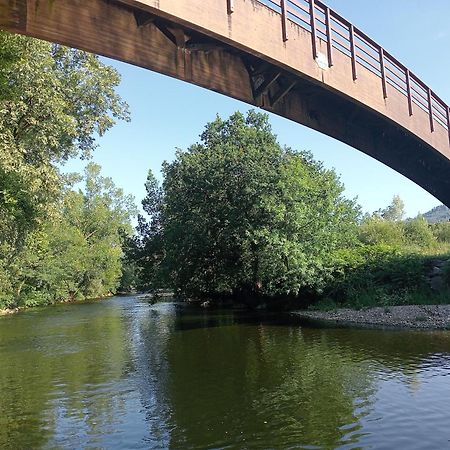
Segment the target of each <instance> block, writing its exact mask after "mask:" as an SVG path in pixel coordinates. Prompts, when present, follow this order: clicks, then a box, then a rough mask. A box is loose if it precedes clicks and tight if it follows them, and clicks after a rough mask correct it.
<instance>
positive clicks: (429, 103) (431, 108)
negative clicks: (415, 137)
mask: <svg viewBox="0 0 450 450" xmlns="http://www.w3.org/2000/svg"><path fill="white" fill-rule="evenodd" d="M428 114H429V116H430V129H431V132H432V133H433V131H434V121H433V96H432V94H431V89H430V88H428Z"/></svg>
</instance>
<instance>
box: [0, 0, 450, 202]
mask: <svg viewBox="0 0 450 450" xmlns="http://www.w3.org/2000/svg"><path fill="white" fill-rule="evenodd" d="M0 27H1V28H4V29H7V30H11V31H14V32H18V33H23V34H27V35H31V36H35V37H39V38H42V39H47V40H50V41H53V42H60V43H62V44H66V45H70V46H73V47H78V48H82V49H85V50H88V51H92V52H95V53H98V54H102V55H105V56H109V57H111V58H115V59H119V60H122V61H126V62H129V63H131V64H135V65H139V66H142V67H146V68H149V69H151V70H155V71H157V72H160V73H164V74H167V75H170V76H173V77H176V78H179V79H182V80H185V81H188V82H191V83H194V84H197V85H200V86H203V87H206V88H208V89H212V90H215V91H217V92H221V93H223V94H225V95H228V96H231V97H234V98H237V99H240V100H243V101H245V102H247V103H250V104H253V105H257V106H260V107H262V108H264V109H266V110H269V111H272V112H274V113H276V114H280V115H282V116H284V117H287V118H289V119H292V120H295V121H297V122H298V123H301V124H304V125H306V126H308V127H311V128H313V129H316V130H318V131H320V132H322V133H325V134H328V135H330V136H332V137H334V138H336V139H339V140H341V141H342V142H345V143H347V144H349V145H351V146H353V147H355V148H357V149H359V150H361V151H363V152H365V153H367V154H369V155H371V156H373V157H374V158H376V159H378V160H380V161H381V162H383V163H385V164H387V165H388V166H390V167H392V168H393V169H395V170H397V171H398V172H400V173H402V174H404V175H405V176H407V177H408V178H410V179H411V180H413V181H415V182H416V183H417V184H419V185H421V186H422V187H424V188H425V189H426V190H428V191H429V192H430V193H432V194H433V195H435V196H436V197H437V198H439V199H440V200H441V201H443V202H444V203H446V204H447V205H450V176H449V175H450V141H449V139H450V135H449V129H450V113H449V108H448V106H447V105H446V104H445V103H444V102H443V101H442V100H441V99H440V98H439V97H438V96H437V95H436V94H435V93H434V92H433V91H432V90H431V89H430V88H429V87H427V86H426V85H425V84H424V83H422V82H421V81H420V80H419V79H418V77H416V76H415V75H414V74H413V73H412V72H411V71H409V70H408V69H407V68H406V67H404V66H403V65H402V64H401V63H400V62H399V61H398V60H397V59H395V58H394V57H393V56H392V55H390V54H389V53H388V52H387V51H386V50H384V49H383V48H381V47H380V46H379V45H378V44H376V43H375V42H374V41H373V40H371V39H370V38H369V37H368V36H366V35H365V34H364V33H363V32H362V31H360V30H359V29H358V28H356V27H355V26H353V25H352V24H351V23H349V22H348V21H346V20H345V19H344V18H342V17H341V16H340V15H339V14H337V13H335V12H334V11H332V10H330V9H329V8H328V7H327V6H326V5H324V4H323V3H322V2H320V1H319V0H315V1H314V0H189V1H180V0H58V1H57V2H55V1H52V0H0Z"/></svg>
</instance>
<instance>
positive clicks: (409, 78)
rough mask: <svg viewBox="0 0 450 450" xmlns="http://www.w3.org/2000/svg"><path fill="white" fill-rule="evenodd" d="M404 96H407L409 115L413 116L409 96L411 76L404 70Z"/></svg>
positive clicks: (410, 97)
mask: <svg viewBox="0 0 450 450" xmlns="http://www.w3.org/2000/svg"><path fill="white" fill-rule="evenodd" d="M406 94H407V96H408V110H409V115H410V116H412V115H413V104H412V96H411V74H410V73H409V70H408V69H406Z"/></svg>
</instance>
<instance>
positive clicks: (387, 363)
mask: <svg viewBox="0 0 450 450" xmlns="http://www.w3.org/2000/svg"><path fill="white" fill-rule="evenodd" d="M0 361H1V366H0V448H14V449H16V448H173V449H185V448H202V449H203V448H239V449H243V448H252V449H253V448H264V449H267V448H337V447H340V448H369V447H376V448H445V447H447V446H448V443H449V439H450V431H449V427H448V423H449V422H450V410H449V409H448V404H449V401H450V377H449V376H448V375H449V374H450V333H448V332H419V331H415V332H407V331H375V330H354V329H353V330H352V329H333V328H322V329H320V328H314V327H308V326H304V325H303V326H299V324H293V323H292V319H289V320H288V319H287V318H286V317H283V316H282V317H280V316H272V317H271V316H258V317H256V316H254V315H248V314H245V313H235V314H233V313H231V312H221V311H217V312H199V311H197V310H193V309H189V308H186V307H185V306H180V305H176V304H173V303H170V304H169V303H167V304H158V305H153V306H152V305H148V304H146V303H140V302H138V301H136V300H135V299H133V298H115V299H112V300H110V301H106V302H100V303H93V304H86V305H76V306H69V307H67V306H63V307H55V308H46V309H42V310H35V311H30V312H27V313H23V314H20V315H18V316H16V317H7V318H1V319H0Z"/></svg>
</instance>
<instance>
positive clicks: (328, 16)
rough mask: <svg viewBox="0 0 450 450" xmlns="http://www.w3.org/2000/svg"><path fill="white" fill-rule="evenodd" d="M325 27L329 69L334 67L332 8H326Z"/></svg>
mask: <svg viewBox="0 0 450 450" xmlns="http://www.w3.org/2000/svg"><path fill="white" fill-rule="evenodd" d="M325 26H326V28H327V52H328V67H332V66H333V36H332V30H331V13H330V8H329V7H328V6H327V7H326V8H325Z"/></svg>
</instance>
